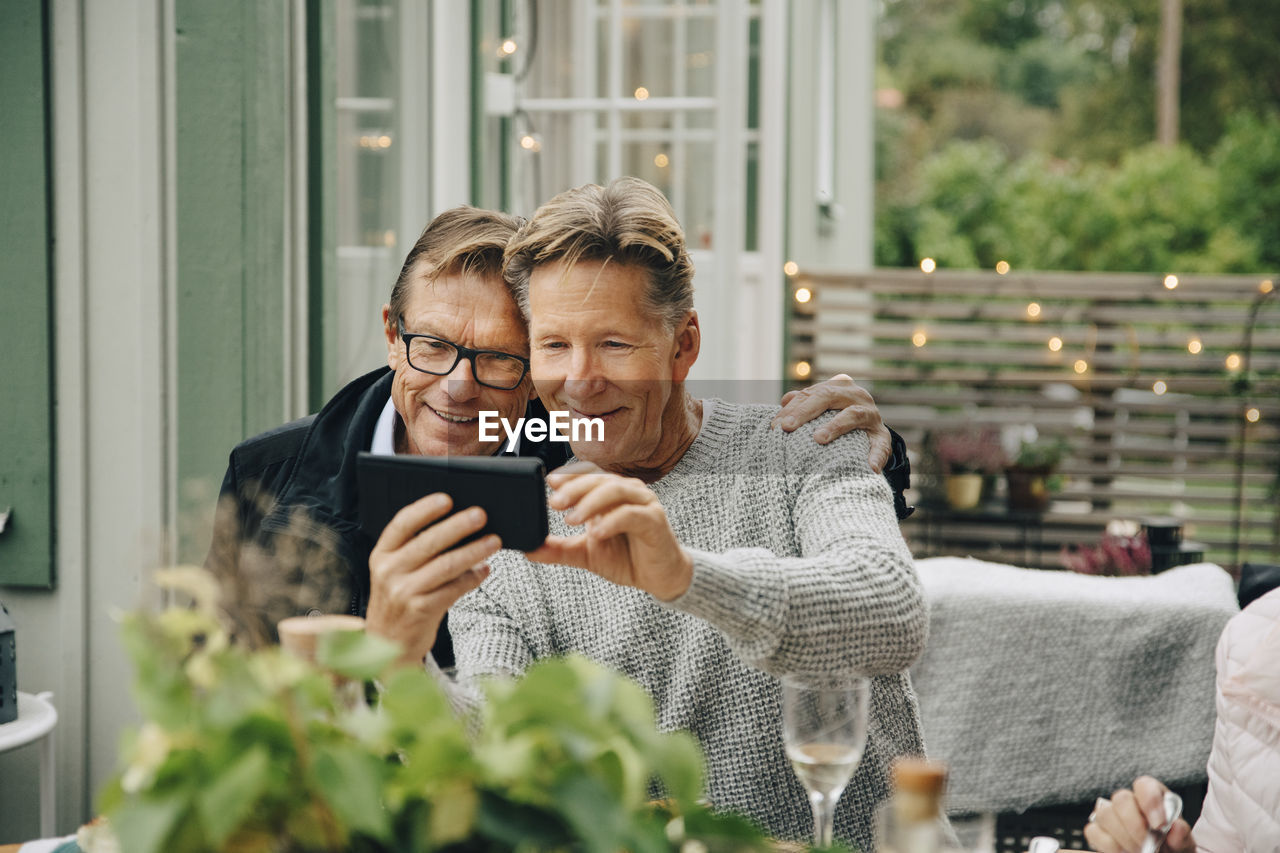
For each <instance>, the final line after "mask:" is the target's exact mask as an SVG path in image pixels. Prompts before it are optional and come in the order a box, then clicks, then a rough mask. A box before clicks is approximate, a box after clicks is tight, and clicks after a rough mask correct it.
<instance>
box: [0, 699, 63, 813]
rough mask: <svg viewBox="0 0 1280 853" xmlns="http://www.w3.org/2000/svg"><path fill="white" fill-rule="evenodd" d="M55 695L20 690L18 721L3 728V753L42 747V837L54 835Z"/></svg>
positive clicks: (0, 747)
mask: <svg viewBox="0 0 1280 853" xmlns="http://www.w3.org/2000/svg"><path fill="white" fill-rule="evenodd" d="M52 698H53V694H52V693H41V694H39V695H38V696H32V695H31V694H30V693H23V692H22V691H18V719H16V720H14V721H13V722H11V723H5V724H4V725H0V753H3V752H8V751H9V750H11V749H17V748H18V747H20V746H26V745H27V744H29V743H35V742H36V741H38V740H42V741H43V742H42V743H41V744H40V834H41V835H42V836H44V837H46V838H52V837H53V835H54V823H55V821H54V796H55V791H56V790H57V788H56V786H55V780H54V764H53V727H54V726H56V725H57V724H58V710H57V709H56V708H54V707H53V704H52V703H51V702H50V701H49V700H50V699H52Z"/></svg>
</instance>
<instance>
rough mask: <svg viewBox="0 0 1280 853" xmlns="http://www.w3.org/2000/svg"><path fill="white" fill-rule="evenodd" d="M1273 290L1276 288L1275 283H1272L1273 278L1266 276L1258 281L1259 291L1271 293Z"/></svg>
mask: <svg viewBox="0 0 1280 853" xmlns="http://www.w3.org/2000/svg"><path fill="white" fill-rule="evenodd" d="M1273 290H1275V285H1274V284H1272V283H1271V279H1269V278H1264V279H1263V280H1262V281H1260V282H1259V283H1258V292H1259V293H1270V292H1271V291H1273Z"/></svg>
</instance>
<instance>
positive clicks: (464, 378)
mask: <svg viewBox="0 0 1280 853" xmlns="http://www.w3.org/2000/svg"><path fill="white" fill-rule="evenodd" d="M444 390H445V393H446V394H448V395H449V399H451V400H453V401H454V402H457V403H465V402H466V401H467V400H473V399H475V397H476V395H478V394H479V393H480V383H479V382H477V381H476V374H475V371H474V369H473V368H472V367H471V359H468V358H462V359H458V363H457V364H455V365H454V366H453V370H451V371H449V375H448V376H446V377H445V378H444Z"/></svg>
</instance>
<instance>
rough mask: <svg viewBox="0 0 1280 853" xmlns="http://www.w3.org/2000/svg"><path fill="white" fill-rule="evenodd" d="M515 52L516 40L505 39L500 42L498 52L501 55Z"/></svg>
mask: <svg viewBox="0 0 1280 853" xmlns="http://www.w3.org/2000/svg"><path fill="white" fill-rule="evenodd" d="M515 52H516V40H515V39H507V40H506V41H504V42H503V43H502V47H500V48H498V53H500V54H501V55H503V56H510V55H511V54H513V53H515Z"/></svg>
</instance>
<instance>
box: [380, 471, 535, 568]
mask: <svg viewBox="0 0 1280 853" xmlns="http://www.w3.org/2000/svg"><path fill="white" fill-rule="evenodd" d="M356 479H357V483H358V488H359V496H360V527H361V528H362V529H363V530H364V531H365V532H366V533H368V534H369V536H370V537H371V538H373V539H375V540H376V539H377V538H378V536H380V535H381V534H382V529H383V528H384V527H386V526H387V524H388V522H390V521H391V518H392V516H394V515H395V514H396V513H397V512H399V511H400V509H401V508H402V507H404V506H407V505H408V504H411V503H413V502H414V501H416V500H417V499H418V498H420V497H423V496H424V495H429V494H431V493H433V492H444V493H445V494H447V495H449V496H450V497H451V498H453V510H452V511H451V513H450V514H452V513H454V512H458V511H459V510H463V509H466V508H467V507H472V506H478V507H481V508H482V509H483V510H484V511H485V513H486V515H488V523H487V524H485V527H484V530H482V531H480V532H479V533H477V534H476V535H475V536H472V537H469V538H468V539H467V540H464V541H470V539H476V538H479V537H480V536H483V535H485V534H487V533H496V534H497V535H498V536H499V537H500V538H501V539H502V547H504V548H515V549H517V550H520V551H532V550H533V549H534V548H537V547H538V546H539V545H541V544H542V543H543V541H544V540H545V539H546V538H547V493H546V487H545V485H544V472H543V467H542V460H541V459H537V458H535V457H530V456H517V457H512V456H377V455H374V454H372V453H361V454H359V457H358V459H357V460H356Z"/></svg>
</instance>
